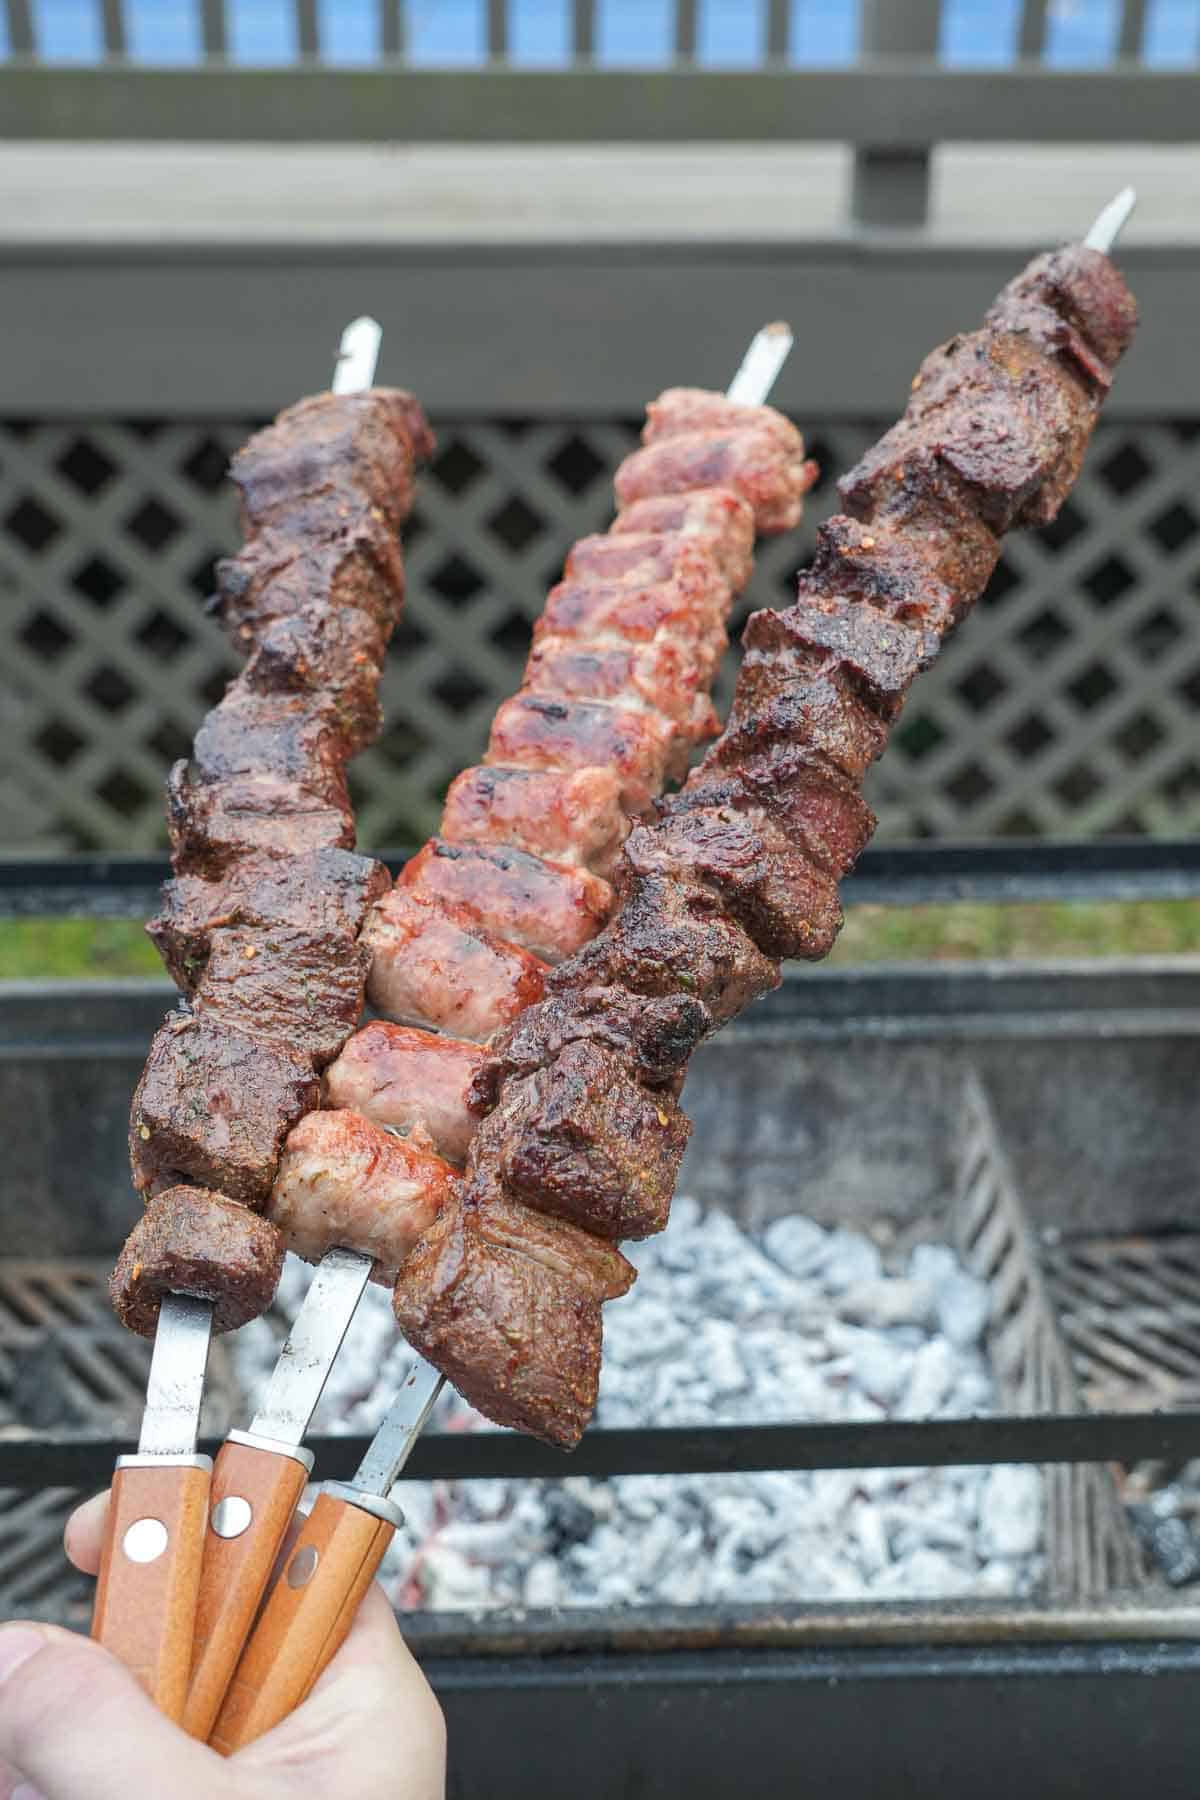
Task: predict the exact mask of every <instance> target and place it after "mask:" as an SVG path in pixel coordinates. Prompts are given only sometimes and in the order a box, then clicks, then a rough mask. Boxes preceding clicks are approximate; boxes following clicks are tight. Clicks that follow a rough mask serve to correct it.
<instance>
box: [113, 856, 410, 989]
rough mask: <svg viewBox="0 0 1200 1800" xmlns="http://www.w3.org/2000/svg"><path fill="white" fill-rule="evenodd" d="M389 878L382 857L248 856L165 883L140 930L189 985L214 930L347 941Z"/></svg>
mask: <svg viewBox="0 0 1200 1800" xmlns="http://www.w3.org/2000/svg"><path fill="white" fill-rule="evenodd" d="M391 881H392V878H391V876H390V875H389V874H388V872H387V870H386V868H385V867H384V865H383V864H382V863H379V862H374V861H373V860H372V859H371V858H370V857H367V856H356V855H354V854H353V853H352V852H351V851H348V850H315V851H312V852H310V853H309V854H308V855H305V856H296V857H273V856H270V855H266V854H261V855H258V856H248V857H245V858H243V859H242V860H241V861H240V862H237V863H235V864H234V865H233V867H232V868H231V869H230V870H229V871H228V873H227V874H226V875H225V876H224V877H223V878H222V879H220V880H218V881H206V880H205V879H204V878H203V877H202V876H199V875H181V876H177V877H176V878H175V879H174V880H173V881H168V882H166V883H165V884H164V886H163V890H162V903H161V906H160V909H159V911H158V912H157V913H156V915H155V916H154V918H152V919H151V920H150V922H149V924H148V925H147V927H146V930H147V932H148V933H149V935H150V937H151V938H152V940H153V942H154V945H155V947H156V949H157V950H158V953H159V955H160V956H161V957H162V959H163V961H164V963H165V964H166V966H167V968H168V970H169V971H170V973H171V975H172V976H173V977H174V979H175V981H176V983H177V984H178V986H179V987H180V988H182V989H184V990H185V991H190V990H191V989H193V988H194V987H195V986H196V985H197V983H198V982H199V979H200V976H201V975H202V974H203V972H204V965H205V964H206V962H207V961H208V952H209V947H210V945H211V943H212V938H213V933H214V932H217V931H221V930H223V929H225V928H226V927H227V926H230V925H257V926H261V927H263V928H271V927H280V928H287V927H291V928H292V929H294V930H298V931H303V930H307V931H309V932H311V933H313V934H314V935H315V936H325V937H329V938H331V939H338V940H339V941H342V940H346V939H351V938H354V937H357V935H358V932H359V930H360V929H361V927H362V925H363V923H364V921H365V920H366V917H367V914H368V912H369V911H370V908H371V907H372V906H373V905H374V903H375V901H376V900H379V899H381V898H382V896H383V895H385V894H386V893H388V891H389V890H390V888H391Z"/></svg>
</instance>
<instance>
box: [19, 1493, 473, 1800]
mask: <svg viewBox="0 0 1200 1800" xmlns="http://www.w3.org/2000/svg"><path fill="white" fill-rule="evenodd" d="M107 1506H108V1495H107V1494H98V1495H97V1496H96V1498H95V1499H93V1500H89V1501H87V1503H86V1504H85V1505H83V1506H81V1507H79V1508H78V1509H77V1510H76V1511H75V1512H74V1513H72V1515H71V1517H70V1519H69V1520H68V1522H67V1530H66V1548H67V1555H68V1556H69V1557H70V1559H71V1561H72V1562H73V1563H74V1564H75V1566H76V1568H78V1569H82V1570H84V1572H85V1573H86V1574H89V1575H94V1574H95V1573H96V1570H97V1569H98V1567H99V1565H100V1545H101V1541H102V1539H103V1535H104V1515H105V1512H106V1510H107ZM301 1784H303V1785H304V1786H305V1788H306V1789H307V1790H308V1791H310V1792H311V1793H313V1794H318V1795H321V1796H322V1797H323V1800H443V1796H444V1794H445V1788H446V1733H445V1726H444V1724H443V1722H442V1714H441V1709H440V1707H439V1706H438V1703H437V1701H436V1700H435V1698H434V1696H433V1692H432V1690H431V1689H430V1687H429V1684H428V1683H427V1681H426V1680H425V1677H424V1676H423V1675H422V1673H421V1671H420V1669H419V1668H418V1667H417V1664H416V1662H415V1660H414V1659H413V1656H412V1652H411V1651H410V1650H409V1649H408V1646H407V1645H406V1644H405V1642H404V1639H403V1638H402V1637H401V1635H400V1631H399V1627H398V1626H397V1624H396V1621H395V1618H394V1616H393V1614H392V1609H391V1607H390V1606H389V1605H388V1603H387V1601H386V1599H385V1598H384V1595H383V1591H382V1589H381V1588H380V1587H378V1586H377V1585H376V1586H372V1588H371V1590H370V1592H369V1593H368V1594H367V1596H366V1599H365V1600H364V1601H363V1603H362V1605H361V1607H360V1608H359V1611H358V1616H357V1618H356V1619H355V1621H354V1624H353V1626H352V1627H351V1630H350V1635H349V1637H348V1638H347V1639H346V1642H345V1643H344V1644H343V1646H342V1648H341V1649H340V1650H339V1651H338V1653H337V1655H336V1656H335V1657H334V1659H333V1661H332V1662H331V1663H330V1665H329V1667H328V1668H327V1669H326V1670H325V1672H324V1674H323V1675H322V1676H321V1678H320V1680H319V1681H318V1682H317V1684H316V1686H315V1687H314V1688H313V1691H312V1693H311V1694H310V1695H309V1697H308V1699H307V1700H305V1702H304V1703H303V1705H302V1706H299V1707H297V1709H296V1711H295V1712H294V1713H293V1714H292V1715H291V1717H290V1718H289V1719H285V1720H284V1722H283V1723H282V1724H281V1725H277V1726H276V1727H275V1729H274V1730H273V1731H269V1732H267V1733H266V1735H265V1736H264V1737H261V1738H259V1739H257V1740H256V1742H254V1743H253V1744H248V1745H247V1746H246V1748H245V1749H244V1750H239V1751H238V1752H237V1753H236V1755H234V1756H232V1757H229V1758H228V1759H226V1758H225V1757H222V1756H220V1755H218V1753H217V1752H216V1751H215V1750H210V1749H209V1748H208V1747H207V1745H204V1744H198V1743H197V1742H196V1741H195V1739H194V1738H190V1737H188V1736H187V1734H186V1733H185V1732H184V1731H182V1730H181V1729H180V1728H179V1726H178V1725H173V1724H171V1722H170V1721H169V1720H167V1719H164V1718H163V1716H162V1714H161V1713H160V1712H158V1711H157V1709H156V1708H155V1707H154V1705H153V1704H152V1703H151V1701H150V1700H149V1699H147V1697H146V1695H145V1694H144V1693H143V1691H142V1689H141V1688H140V1687H139V1686H138V1684H137V1682H136V1681H135V1680H134V1678H133V1676H132V1675H130V1673H129V1671H128V1670H127V1669H125V1668H124V1667H123V1666H122V1664H120V1663H119V1662H117V1660H116V1658H115V1657H113V1656H111V1655H110V1654H109V1653H108V1651H107V1650H102V1649H101V1648H100V1646H99V1645H98V1644H93V1643H92V1642H90V1640H88V1639H86V1638H80V1637H78V1636H76V1635H75V1633H73V1632H69V1631H60V1630H59V1629H57V1628H56V1627H55V1626H52V1625H26V1624H13V1625H3V1626H0V1800H127V1797H128V1795H130V1794H131V1793H133V1794H137V1795H139V1796H143V1797H144V1800H160V1796H161V1797H162V1800H284V1797H285V1796H292V1795H294V1794H295V1793H296V1791H297V1788H298V1787H299V1786H300V1785H301Z"/></svg>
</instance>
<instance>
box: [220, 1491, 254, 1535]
mask: <svg viewBox="0 0 1200 1800" xmlns="http://www.w3.org/2000/svg"><path fill="white" fill-rule="evenodd" d="M253 1517H254V1509H253V1507H252V1506H251V1505H250V1502H249V1501H248V1500H243V1498H242V1496H241V1495H240V1494H228V1495H227V1496H226V1497H225V1499H224V1500H218V1501H217V1504H216V1505H215V1506H214V1507H213V1509H212V1528H213V1530H214V1531H215V1532H216V1534H217V1536H218V1537H221V1538H235V1537H241V1535H242V1533H243V1531H245V1529H246V1527H247V1526H248V1525H249V1523H250V1521H251V1519H252V1518H253Z"/></svg>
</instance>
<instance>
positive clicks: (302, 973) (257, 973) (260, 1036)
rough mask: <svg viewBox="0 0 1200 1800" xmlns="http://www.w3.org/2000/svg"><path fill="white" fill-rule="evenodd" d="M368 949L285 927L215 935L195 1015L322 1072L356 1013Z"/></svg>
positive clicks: (243, 928)
mask: <svg viewBox="0 0 1200 1800" xmlns="http://www.w3.org/2000/svg"><path fill="white" fill-rule="evenodd" d="M367 962H368V955H367V951H366V950H365V949H364V948H363V946H362V945H361V944H356V943H355V942H354V941H353V939H347V938H341V939H334V940H333V941H332V943H331V941H330V938H329V935H328V934H327V933H325V934H317V933H315V932H311V931H297V930H295V929H294V928H292V927H290V926H284V925H267V926H263V925H257V926H238V925H233V926H230V927H228V929H226V930H224V931H214V932H213V935H212V941H211V945H210V948H209V957H208V965H207V967H206V969H205V971H204V979H203V981H202V982H201V984H200V988H199V991H198V992H197V994H196V1002H195V1011H196V1016H197V1017H198V1018H200V1019H202V1020H204V1021H205V1022H206V1023H211V1024H219V1025H224V1026H226V1027H228V1029H229V1030H230V1031H236V1032H239V1033H240V1034H241V1035H242V1036H243V1037H245V1038H249V1039H251V1040H252V1041H253V1042H255V1043H258V1044H271V1045H274V1046H275V1047H276V1048H278V1049H281V1050H287V1051H288V1052H289V1054H291V1055H293V1056H296V1055H300V1056H303V1057H305V1058H306V1059H307V1060H308V1061H309V1062H311V1063H312V1065H313V1067H314V1068H316V1069H323V1068H324V1067H325V1064H326V1063H327V1062H329V1061H331V1060H332V1058H333V1057H335V1056H336V1055H337V1053H338V1051H339V1050H340V1049H341V1047H342V1045H343V1044H344V1043H345V1041H346V1039H347V1038H348V1037H349V1035H350V1033H351V1032H352V1031H353V1030H354V1027H355V1026H356V1025H357V1024H358V1021H359V1018H360V1017H361V1015H362V1006H363V988H364V985H365V983H366V978H367Z"/></svg>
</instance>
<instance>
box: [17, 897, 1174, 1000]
mask: <svg viewBox="0 0 1200 1800" xmlns="http://www.w3.org/2000/svg"><path fill="white" fill-rule="evenodd" d="M1189 950H1190V951H1200V904H1197V903H1194V902H1192V901H1190V900H1152V901H1143V902H1133V901H1129V902H1100V903H1095V902H1091V901H1088V902H1082V901H1081V902H1077V903H1074V902H1073V903H1067V902H1056V903H1046V904H1039V905H1029V906H968V905H960V906H912V907H886V906H857V907H855V908H853V910H852V911H851V912H850V913H849V915H848V916H847V919H846V927H845V930H844V931H843V932H842V935H841V938H840V939H839V941H838V944H837V947H836V949H835V950H834V952H833V955H832V957H831V958H830V961H831V962H835V963H843V964H845V963H864V962H954V961H971V960H973V959H977V958H979V957H997V958H1002V959H1017V958H1021V957H1056V956H1131V955H1169V954H1174V953H1178V952H1182V951H1189ZM161 973H162V969H161V965H160V964H159V961H158V957H157V955H156V954H155V952H154V949H153V947H152V945H151V944H150V941H149V939H148V938H147V937H146V935H145V933H144V932H143V930H142V927H141V926H140V925H139V924H138V923H137V922H136V921H134V920H125V919H18V920H0V981H14V980H61V981H88V980H92V981H101V980H111V979H112V978H113V977H114V976H121V975H159V974H161Z"/></svg>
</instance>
